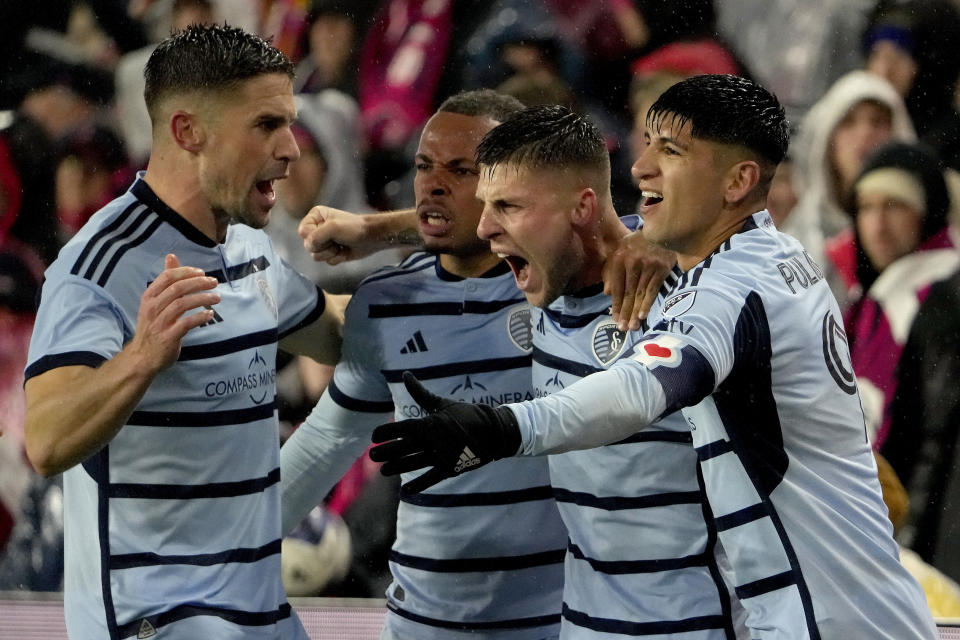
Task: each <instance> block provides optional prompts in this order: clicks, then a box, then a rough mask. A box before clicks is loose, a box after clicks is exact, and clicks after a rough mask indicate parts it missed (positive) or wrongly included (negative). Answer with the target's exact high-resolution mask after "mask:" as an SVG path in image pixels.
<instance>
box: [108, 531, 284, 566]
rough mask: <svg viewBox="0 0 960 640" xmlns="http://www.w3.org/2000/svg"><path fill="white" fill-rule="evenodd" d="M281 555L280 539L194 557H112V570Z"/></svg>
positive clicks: (121, 555)
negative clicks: (253, 546) (261, 544)
mask: <svg viewBox="0 0 960 640" xmlns="http://www.w3.org/2000/svg"><path fill="white" fill-rule="evenodd" d="M278 553H280V538H277V539H276V540H274V541H273V542H268V543H267V544H265V545H263V546H262V547H257V548H240V549H229V550H227V551H221V552H220V553H199V554H193V555H179V556H162V555H160V554H157V553H123V554H119V555H115V556H110V569H111V570H112V571H115V570H119V569H132V568H135V567H154V566H158V565H171V564H187V565H192V566H195V567H211V566H213V565H216V564H227V563H251V562H259V561H260V560H263V559H264V558H269V557H270V556H275V555H277V554H278Z"/></svg>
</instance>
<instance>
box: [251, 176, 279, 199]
mask: <svg viewBox="0 0 960 640" xmlns="http://www.w3.org/2000/svg"><path fill="white" fill-rule="evenodd" d="M273 183H274V180H261V181H259V182H257V184H256V188H257V191H259V192H260V193H261V194H263V195H264V196H265V197H266V198H267V199H268V200H274V199H276V197H277V193H276V191H274V190H273Z"/></svg>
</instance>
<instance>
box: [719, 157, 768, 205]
mask: <svg viewBox="0 0 960 640" xmlns="http://www.w3.org/2000/svg"><path fill="white" fill-rule="evenodd" d="M759 182H760V165H759V164H757V162H755V161H754V160H741V161H740V162H737V163H736V164H734V165H733V166H731V167H730V168H729V169H728V170H727V173H726V180H725V182H724V185H725V188H724V200H725V201H726V202H727V203H729V204H739V203H740V202H741V201H743V199H744V198H746V197H747V196H749V195H750V194H751V193H752V192H753V190H754V188H756V186H757V184H759Z"/></svg>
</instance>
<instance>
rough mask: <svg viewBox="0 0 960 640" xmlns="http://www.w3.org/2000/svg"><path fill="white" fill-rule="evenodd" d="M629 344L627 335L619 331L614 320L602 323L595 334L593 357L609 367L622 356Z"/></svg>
mask: <svg viewBox="0 0 960 640" xmlns="http://www.w3.org/2000/svg"><path fill="white" fill-rule="evenodd" d="M626 343H627V334H626V333H624V332H623V331H620V329H617V324H616V323H615V322H613V321H612V320H607V321H605V322H601V323H600V324H598V325H597V328H596V330H595V331H594V332H593V355H594V357H595V358H596V359H597V360H598V361H599V362H600V364H602V365H608V364H610V363H611V362H613V360H614V359H615V358H616V357H617V356H619V355H620V353H621V352H622V351H623V346H624V345H625V344H626Z"/></svg>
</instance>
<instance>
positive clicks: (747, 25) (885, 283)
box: [0, 0, 960, 602]
mask: <svg viewBox="0 0 960 640" xmlns="http://www.w3.org/2000/svg"><path fill="white" fill-rule="evenodd" d="M212 22H216V23H222V22H226V23H229V24H232V25H236V26H240V27H243V28H244V29H246V30H248V31H252V32H256V33H259V34H261V35H263V36H265V37H270V38H272V41H273V43H274V44H275V45H276V46H277V47H278V48H280V49H281V50H282V51H284V52H285V53H286V54H287V55H288V56H289V57H290V58H291V59H292V60H294V61H295V62H297V65H298V71H297V77H296V81H295V90H296V92H297V108H298V112H299V116H298V122H297V124H296V125H295V135H296V137H297V142H298V144H299V146H300V149H301V154H302V155H301V158H300V160H299V161H298V162H296V163H295V164H294V165H293V166H292V167H291V175H290V177H289V179H287V180H285V181H283V182H282V183H280V184H279V185H278V189H277V191H278V196H279V201H278V206H277V207H276V208H275V210H274V212H273V214H272V220H271V223H270V225H269V226H268V227H267V232H268V233H269V234H270V235H271V237H272V239H273V242H274V244H275V245H276V246H277V248H278V252H279V253H281V255H283V256H284V257H285V259H287V260H288V261H289V262H291V263H292V264H294V265H295V266H297V268H298V269H299V270H301V271H302V272H303V273H305V274H307V275H309V276H311V277H312V278H314V279H315V280H316V281H317V282H318V284H320V285H321V286H323V288H324V289H326V290H328V291H332V292H349V291H351V289H352V288H353V287H354V286H355V285H356V284H357V283H358V282H359V280H360V279H361V278H362V277H363V276H364V275H365V274H366V273H368V272H369V271H370V270H371V269H373V268H375V267H376V266H379V265H381V264H386V263H391V262H394V261H396V260H397V258H398V256H397V255H396V254H391V253H387V254H384V255H382V256H378V257H376V258H371V259H366V260H364V261H362V262H360V263H358V264H348V265H341V266H338V267H329V266H327V265H324V264H317V263H314V262H313V261H312V260H311V259H310V257H309V255H307V254H306V253H305V252H304V251H303V250H302V245H301V241H300V239H299V238H298V236H297V234H296V228H297V224H298V222H299V220H300V218H301V217H302V216H303V215H305V214H306V212H307V211H308V210H309V209H310V207H312V206H313V205H315V204H324V205H328V206H331V207H336V208H339V209H345V210H348V211H353V212H360V213H369V214H371V215H375V213H376V211H378V210H387V209H396V208H403V207H408V206H411V205H413V202H412V197H413V196H412V194H413V189H412V172H411V169H412V164H413V163H412V157H413V153H414V150H415V149H416V144H417V140H418V138H419V134H420V129H421V128H422V126H423V124H424V122H425V121H426V120H427V118H428V117H429V116H430V115H431V114H432V113H433V112H434V110H435V109H436V107H437V106H438V105H439V103H440V102H441V101H442V100H444V99H445V98H446V97H448V96H449V95H452V94H453V93H455V92H457V91H460V90H465V89H475V88H481V87H488V88H495V89H498V90H499V91H501V92H504V93H507V94H510V95H513V96H515V97H517V98H519V99H520V100H521V101H522V102H523V103H524V104H526V105H528V106H532V105H536V104H552V103H560V104H564V105H566V106H569V107H571V108H573V109H575V110H578V111H580V112H583V113H587V114H588V115H589V116H590V117H591V118H592V119H593V120H594V122H595V123H596V124H597V125H598V126H599V127H600V128H601V130H602V131H603V133H604V135H605V138H606V140H607V146H608V149H609V152H610V156H611V162H612V167H613V193H614V202H615V205H616V207H617V210H618V211H619V212H620V213H621V214H626V213H632V212H633V211H634V210H635V209H636V206H637V201H638V199H639V195H640V194H639V192H638V191H637V190H636V189H635V187H634V186H633V184H632V182H631V179H630V165H631V164H632V162H633V158H634V157H635V156H636V154H637V150H638V148H639V145H642V144H643V143H644V142H643V140H644V128H645V118H644V116H645V114H646V110H647V108H648V107H649V105H650V104H652V102H653V101H654V100H655V99H656V97H657V96H658V95H659V94H660V93H661V92H662V91H663V90H665V89H666V88H667V87H669V86H670V85H671V84H673V83H674V82H676V81H678V80H680V79H682V78H684V77H687V76H690V75H695V74H701V73H732V74H739V75H744V76H749V77H752V78H753V79H755V80H758V81H760V82H761V83H762V84H764V85H766V86H767V87H768V88H770V89H771V90H772V91H773V92H774V93H776V94H777V96H778V97H779V99H780V101H781V102H782V103H783V104H784V105H785V107H786V108H787V112H788V117H789V119H790V122H791V124H792V127H793V134H794V137H793V140H792V142H791V148H790V153H789V158H788V160H787V161H786V162H784V163H783V165H781V167H780V169H779V171H778V173H777V177H776V179H775V181H774V185H773V187H772V188H771V191H770V194H769V199H768V207H769V210H770V212H771V214H772V215H773V217H774V220H775V221H776V223H777V224H778V226H780V227H781V228H782V229H783V230H785V231H787V232H789V233H792V234H794V235H795V236H797V237H798V238H799V239H800V240H801V241H802V242H803V243H804V246H805V247H806V249H807V252H808V254H809V257H810V263H811V267H810V268H808V269H807V270H804V269H802V268H799V269H795V270H792V271H791V274H792V276H793V277H794V278H795V279H796V280H795V286H807V283H808V282H807V280H806V278H812V277H814V274H819V275H821V276H822V277H824V278H826V279H827V280H828V282H830V284H831V287H832V288H833V290H834V293H835V294H836V296H837V298H838V300H839V301H840V302H841V306H842V307H843V308H845V309H846V313H847V318H846V332H847V339H848V344H849V348H850V352H851V356H852V361H853V368H854V371H852V372H841V373H849V375H850V377H851V379H852V378H853V377H854V376H855V377H856V378H858V380H859V385H860V393H861V400H862V404H863V408H864V411H865V414H866V416H867V422H868V425H867V426H868V431H869V434H870V437H871V438H872V442H873V444H874V447H875V449H876V450H877V452H878V453H879V454H881V455H882V456H883V457H884V458H886V459H887V460H888V461H889V462H890V466H891V468H892V472H893V473H894V474H895V476H898V477H899V480H900V482H902V485H900V486H902V487H903V489H904V491H903V493H904V494H905V495H906V499H907V501H908V503H909V506H908V507H907V508H904V509H901V510H899V511H897V513H898V518H897V521H896V525H897V536H898V539H899V541H900V542H901V544H902V545H903V546H904V547H905V548H909V549H912V552H911V553H914V554H915V555H916V556H918V557H919V558H920V559H922V560H923V561H924V562H925V563H928V564H929V565H932V566H933V567H935V568H936V569H938V570H939V571H940V572H942V573H943V574H945V575H946V576H948V577H949V578H952V579H953V580H960V545H958V544H956V542H955V541H956V540H957V536H958V535H960V465H958V464H956V462H957V461H958V459H960V451H958V450H957V441H958V436H960V391H958V390H957V387H956V386H954V380H956V379H957V377H958V374H960V273H958V269H960V253H958V252H957V244H956V243H957V235H956V224H957V223H958V222H960V217H958V211H960V187H958V184H960V179H958V178H957V176H958V175H960V174H958V173H957V171H958V170H960V84H958V74H960V48H958V47H957V46H956V41H957V39H958V38H960V2H958V1H957V0H879V1H877V0H841V1H839V2H838V1H837V0H806V1H805V2H797V1H796V0H722V1H720V0H718V1H717V2H713V1H712V0H673V1H671V2H663V1H660V0H603V1H601V0H597V1H592V2H583V1H580V0H484V1H477V0H313V1H310V0H47V1H46V2H43V3H37V4H33V3H25V2H4V3H0V345H2V348H0V360H2V363H0V428H2V430H3V436H4V437H3V438H0V590H4V589H15V588H18V589H33V590H56V589H58V588H59V587H60V581H61V574H62V560H61V555H62V554H61V550H62V535H61V533H62V531H61V529H62V527H61V524H60V515H59V500H60V487H59V483H58V480H57V479H56V478H54V479H50V480H47V479H42V478H40V477H38V476H35V475H33V474H32V473H31V471H30V469H29V466H28V464H27V463H26V460H25V458H24V456H23V453H22V420H23V412H24V407H23V397H22V384H23V375H22V371H23V366H24V362H25V359H26V349H27V343H28V340H29V336H30V330H31V326H32V314H33V310H34V301H35V298H36V295H37V292H38V289H39V287H40V283H41V281H42V273H43V269H44V266H45V265H46V264H48V263H49V262H50V261H51V260H52V259H53V258H54V257H55V256H56V254H57V252H58V250H59V248H60V247H61V246H62V244H63V243H64V242H66V241H67V240H68V239H69V238H70V237H71V235H72V234H73V233H75V232H76V231H77V229H79V228H80V227H81V226H82V225H83V224H84V223H85V222H86V220H87V219H88V218H89V217H90V216H91V215H92V214H93V213H95V212H96V211H97V210H98V209H99V208H100V207H102V206H103V205H104V204H106V203H107V202H109V201H110V200H112V199H113V198H115V197H116V196H118V195H119V194H120V193H121V192H122V191H123V190H124V189H125V188H126V186H127V185H128V184H129V183H130V182H131V179H132V177H133V175H134V174H135V173H136V172H137V171H139V170H142V169H144V168H145V167H144V164H145V162H146V159H147V157H148V155H149V151H150V144H151V125H150V121H149V117H148V116H147V112H146V108H145V106H144V104H143V96H142V92H143V68H144V65H145V63H146V60H147V58H148V57H149V55H150V52H151V51H152V48H153V46H154V44H155V43H156V42H158V41H159V40H161V39H163V38H164V37H166V35H168V34H169V33H170V32H171V31H172V30H177V29H180V28H183V27H184V26H186V25H189V24H193V23H212ZM283 360H284V361H281V362H278V372H279V375H278V379H277V380H278V387H279V394H280V397H281V399H282V403H281V409H280V418H281V423H282V426H283V429H282V430H283V431H284V434H283V435H289V433H290V432H292V430H293V429H294V428H295V427H296V425H297V424H298V423H299V422H300V421H301V420H302V419H303V418H304V417H305V415H306V414H307V412H308V411H309V410H310V408H311V407H312V406H313V404H314V403H315V401H316V400H317V398H319V396H320V394H321V392H322V391H323V389H324V387H325V384H326V381H327V380H329V376H330V371H329V370H328V369H327V368H324V367H320V366H319V365H316V364H314V363H311V362H305V361H292V360H289V359H288V358H284V359H283ZM364 460H365V458H364ZM394 489H395V487H394V486H393V485H392V484H391V483H390V482H388V481H386V480H384V479H382V478H381V477H380V476H379V474H377V473H376V469H375V467H374V465H373V464H372V463H370V462H369V461H367V462H358V463H357V465H356V466H355V467H354V468H353V469H352V470H351V471H350V472H349V473H348V475H347V476H346V477H345V478H344V480H343V481H342V482H341V483H340V485H339V486H338V487H337V489H336V490H335V491H334V493H333V494H332V495H331V496H330V497H329V499H328V501H327V502H326V503H325V504H324V505H322V506H321V507H320V508H319V509H318V511H317V512H315V513H314V514H312V515H311V517H310V518H308V519H307V521H305V522H304V523H303V525H301V527H300V528H299V529H298V530H297V532H295V533H294V535H293V536H292V537H291V539H290V540H289V541H288V542H289V544H288V545H285V556H286V557H289V558H290V560H289V562H287V565H285V579H287V580H288V589H289V590H290V591H291V595H317V594H325V595H332V594H335V595H345V596H370V597H380V595H381V594H382V590H383V588H384V587H385V586H386V584H387V583H388V582H389V576H388V572H387V566H386V554H387V552H388V550H389V545H390V543H391V542H392V536H393V522H394V519H393V512H394V510H395V506H394V504H393V503H394V502H395V500H396V498H395V491H394ZM892 511H893V510H892ZM287 546H289V551H288V549H287ZM285 562H286V560H285ZM321 568H322V570H321ZM949 578H946V579H947V580H949ZM958 602H960V600H958Z"/></svg>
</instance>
